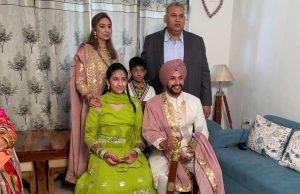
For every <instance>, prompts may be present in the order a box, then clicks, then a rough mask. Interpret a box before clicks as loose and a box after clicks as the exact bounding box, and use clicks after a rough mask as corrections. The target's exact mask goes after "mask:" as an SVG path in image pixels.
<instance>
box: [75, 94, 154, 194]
mask: <svg viewBox="0 0 300 194" xmlns="http://www.w3.org/2000/svg"><path fill="white" fill-rule="evenodd" d="M132 100H133V102H134V104H135V105H136V108H137V110H136V113H135V114H134V112H133V108H132V105H131V104H130V102H129V100H128V97H127V96H126V95H125V94H121V95H116V94H112V93H107V94H105V95H103V96H102V97H101V103H102V108H101V109H95V108H90V110H89V113H88V115H87V119H86V127H85V142H86V143H87V145H91V144H94V143H98V144H99V145H100V147H101V148H103V149H106V150H107V151H108V152H111V153H114V154H115V155H116V156H118V157H123V156H124V155H126V154H127V153H128V152H130V151H131V150H132V149H133V148H134V146H135V144H136V143H137V142H139V141H142V136H141V125H142V110H141V106H140V104H139V102H138V101H137V100H136V99H133V98H132ZM110 104H123V107H122V108H121V109H120V110H118V111H117V110H115V109H113V108H112V107H111V106H110ZM75 193H76V194H98V193H99V194H105V193H107V194H119V193H122V194H143V193H147V194H155V193H156V192H155V190H154V186H153V181H152V174H151V170H150V167H149V164H148V161H147V159H146V157H145V156H144V155H143V154H141V155H140V156H138V158H137V160H136V161H135V162H134V163H132V164H130V165H128V164H126V163H119V164H117V165H116V166H111V165H108V164H107V163H106V162H105V161H104V160H102V159H100V157H99V156H97V155H95V154H93V153H90V155H89V165H88V169H87V171H86V172H85V173H84V174H83V175H82V176H81V177H80V178H79V179H78V181H77V183H76V189H75Z"/></svg>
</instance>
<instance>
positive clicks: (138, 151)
mask: <svg viewBox="0 0 300 194" xmlns="http://www.w3.org/2000/svg"><path fill="white" fill-rule="evenodd" d="M132 150H133V151H135V152H136V154H137V156H140V155H141V154H142V151H141V150H140V148H137V147H135V148H133V149H132Z"/></svg>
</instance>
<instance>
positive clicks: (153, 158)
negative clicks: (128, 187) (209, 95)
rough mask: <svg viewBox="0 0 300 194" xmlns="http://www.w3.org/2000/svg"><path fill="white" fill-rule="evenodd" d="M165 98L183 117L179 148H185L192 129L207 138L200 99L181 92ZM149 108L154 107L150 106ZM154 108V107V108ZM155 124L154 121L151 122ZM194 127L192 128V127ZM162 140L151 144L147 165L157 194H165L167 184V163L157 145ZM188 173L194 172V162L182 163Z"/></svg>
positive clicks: (161, 139) (159, 139) (160, 139)
mask: <svg viewBox="0 0 300 194" xmlns="http://www.w3.org/2000/svg"><path fill="white" fill-rule="evenodd" d="M166 97H167V100H168V102H169V103H171V104H172V106H173V108H174V109H173V110H175V111H178V112H179V113H180V112H181V115H183V118H184V120H183V122H182V124H181V127H180V133H181V138H182V140H181V148H184V147H187V146H188V144H189V142H190V140H191V138H192V135H193V128H194V129H195V132H201V133H202V134H203V135H204V136H205V137H206V138H208V135H209V133H208V130H207V125H206V120H205V116H204V114H203V109H202V105H201V102H200V99H199V98H197V97H196V96H193V95H191V94H188V93H185V92H181V94H180V95H179V96H178V97H177V98H174V97H171V96H170V95H168V93H167V92H166ZM183 100H184V101H185V113H182V110H183V109H182V107H181V106H182V104H183V103H182V101H183ZM151 106H155V104H152V105H151ZM157 106H159V105H157ZM154 108H155V107H154ZM153 122H155V121H153ZM193 126H194V127H193ZM163 140H164V138H163V137H162V138H158V139H157V140H155V141H154V143H153V144H152V145H153V146H154V147H156V148H157V149H155V150H154V151H153V152H152V154H151V155H150V157H149V163H150V166H151V170H152V173H153V177H154V182H155V186H156V188H157V189H158V190H157V191H158V194H160V193H165V191H166V188H165V187H166V184H167V179H168V177H167V175H166V174H167V172H168V168H169V167H168V161H167V159H166V157H165V155H164V153H163V152H162V151H161V150H159V144H160V142H161V141H163ZM183 165H184V166H185V167H186V168H187V169H188V170H189V171H190V172H192V173H193V172H194V160H193V159H192V160H191V161H189V162H187V163H184V164H183Z"/></svg>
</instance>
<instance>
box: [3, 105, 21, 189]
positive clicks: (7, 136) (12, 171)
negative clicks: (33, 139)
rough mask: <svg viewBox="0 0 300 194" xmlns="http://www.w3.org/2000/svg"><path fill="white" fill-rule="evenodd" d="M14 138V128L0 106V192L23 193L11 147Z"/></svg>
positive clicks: (14, 140)
mask: <svg viewBox="0 0 300 194" xmlns="http://www.w3.org/2000/svg"><path fill="white" fill-rule="evenodd" d="M16 140H17V135H16V133H15V132H14V128H13V126H12V125H11V124H10V122H9V121H8V118H7V116H6V114H5V112H4V110H3V109H1V108H0V194H21V193H23V187H22V178H21V170H20V163H19V160H18V158H17V155H16V152H15V150H14V149H13V146H14V145H15V143H16Z"/></svg>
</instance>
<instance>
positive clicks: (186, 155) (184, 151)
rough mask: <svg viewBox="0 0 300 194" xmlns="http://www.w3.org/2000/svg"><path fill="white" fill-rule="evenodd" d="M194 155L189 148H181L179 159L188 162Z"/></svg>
mask: <svg viewBox="0 0 300 194" xmlns="http://www.w3.org/2000/svg"><path fill="white" fill-rule="evenodd" d="M194 154H195V153H194V150H193V148H191V147H184V148H181V153H180V157H181V159H182V160H184V161H190V160H191V159H193V158H194Z"/></svg>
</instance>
